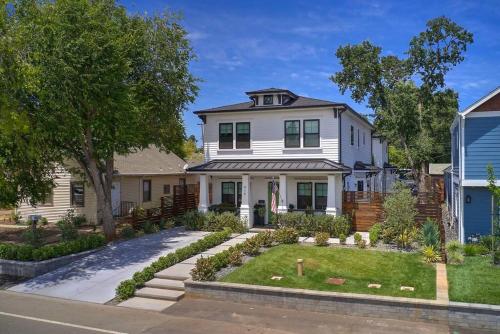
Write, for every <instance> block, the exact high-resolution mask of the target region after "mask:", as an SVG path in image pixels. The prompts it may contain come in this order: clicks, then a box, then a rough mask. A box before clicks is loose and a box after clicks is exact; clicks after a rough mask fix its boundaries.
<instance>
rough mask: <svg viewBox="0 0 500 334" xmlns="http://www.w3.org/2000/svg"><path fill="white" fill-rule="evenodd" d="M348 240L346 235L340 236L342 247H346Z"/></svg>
mask: <svg viewBox="0 0 500 334" xmlns="http://www.w3.org/2000/svg"><path fill="white" fill-rule="evenodd" d="M346 240H347V237H346V236H345V234H344V233H342V234H340V235H339V241H340V244H341V245H345V242H346Z"/></svg>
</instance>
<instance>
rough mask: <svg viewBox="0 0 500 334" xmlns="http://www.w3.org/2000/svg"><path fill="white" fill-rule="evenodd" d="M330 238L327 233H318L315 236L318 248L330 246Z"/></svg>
mask: <svg viewBox="0 0 500 334" xmlns="http://www.w3.org/2000/svg"><path fill="white" fill-rule="evenodd" d="M329 238H330V234H328V233H327V232H318V233H316V235H315V236H314V242H315V243H316V246H328V239H329Z"/></svg>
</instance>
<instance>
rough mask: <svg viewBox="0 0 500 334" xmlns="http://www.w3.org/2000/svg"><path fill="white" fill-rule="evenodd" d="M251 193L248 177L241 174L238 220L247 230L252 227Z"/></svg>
mask: <svg viewBox="0 0 500 334" xmlns="http://www.w3.org/2000/svg"><path fill="white" fill-rule="evenodd" d="M250 203H251V191H250V175H248V174H243V175H242V176H241V206H240V218H241V220H242V221H243V222H244V223H245V224H246V226H247V227H248V228H251V227H252V226H253V210H252V208H251V207H250Z"/></svg>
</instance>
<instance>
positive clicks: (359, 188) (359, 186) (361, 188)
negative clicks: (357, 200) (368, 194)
mask: <svg viewBox="0 0 500 334" xmlns="http://www.w3.org/2000/svg"><path fill="white" fill-rule="evenodd" d="M358 191H365V187H364V182H363V180H359V181H358Z"/></svg>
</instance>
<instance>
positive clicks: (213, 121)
mask: <svg viewBox="0 0 500 334" xmlns="http://www.w3.org/2000/svg"><path fill="white" fill-rule="evenodd" d="M304 119H319V120H320V147H319V148H311V149H309V148H306V149H301V148H296V149H291V151H288V152H287V151H286V150H285V151H284V148H285V145H284V122H285V120H300V121H301V124H300V130H301V132H302V133H303V130H304V129H303V122H302V121H303V120H304ZM235 122H250V140H251V148H250V149H249V150H236V149H234V150H230V151H221V150H219V146H218V145H219V144H218V140H219V123H233V124H234V123H235ZM235 132H236V129H235V126H234V125H233V133H234V134H235ZM204 135H205V152H206V156H205V158H206V159H207V160H213V159H258V158H260V159H276V158H283V159H286V158H288V159H294V158H297V159H300V158H326V159H330V160H334V161H338V125H337V119H336V118H334V115H333V109H332V108H323V109H316V110H311V109H306V110H286V111H272V112H253V113H226V114H219V115H207V123H206V125H205V134H204Z"/></svg>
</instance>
